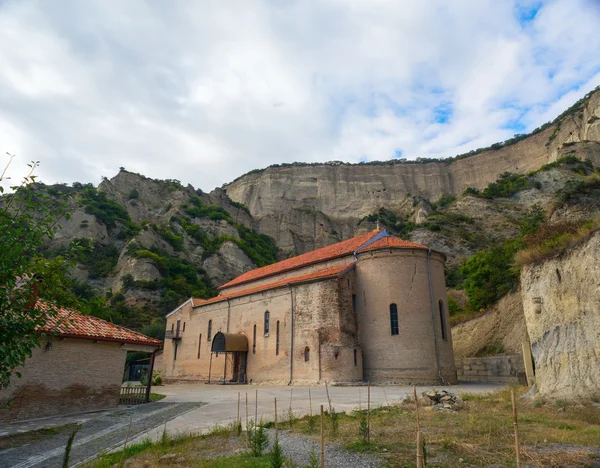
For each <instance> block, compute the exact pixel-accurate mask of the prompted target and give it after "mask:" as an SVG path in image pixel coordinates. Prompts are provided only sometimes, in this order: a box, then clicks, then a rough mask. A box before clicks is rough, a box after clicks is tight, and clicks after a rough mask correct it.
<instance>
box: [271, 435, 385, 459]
mask: <svg viewBox="0 0 600 468" xmlns="http://www.w3.org/2000/svg"><path fill="white" fill-rule="evenodd" d="M267 432H268V434H269V440H270V441H273V440H275V431H274V430H269V431H267ZM279 445H280V446H281V449H282V451H283V454H284V456H285V457H286V458H291V459H292V460H294V463H296V464H297V465H300V466H306V465H308V461H309V457H310V453H311V450H312V448H313V447H314V449H315V453H316V455H317V458H318V459H320V458H319V457H320V448H319V443H318V442H315V441H314V440H312V439H309V438H308V437H304V436H301V435H298V434H292V433H289V432H287V431H279ZM271 446H272V444H271V445H270V446H269V449H270V447H271ZM325 466H326V467H327V468H348V467H356V468H358V467H360V468H377V467H378V466H381V463H380V462H379V461H378V459H377V458H376V457H374V456H373V455H370V454H365V453H354V452H349V451H348V450H345V449H344V448H343V447H341V446H340V445H338V444H327V443H326V444H325Z"/></svg>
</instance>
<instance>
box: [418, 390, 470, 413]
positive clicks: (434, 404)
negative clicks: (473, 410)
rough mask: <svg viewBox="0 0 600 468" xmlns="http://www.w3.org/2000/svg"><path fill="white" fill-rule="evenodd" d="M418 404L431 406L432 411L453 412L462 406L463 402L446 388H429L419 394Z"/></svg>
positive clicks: (426, 406) (425, 406)
mask: <svg viewBox="0 0 600 468" xmlns="http://www.w3.org/2000/svg"><path fill="white" fill-rule="evenodd" d="M419 405H420V406H423V407H424V408H431V409H432V410H433V411H444V412H447V413H453V412H455V411H457V410H459V409H461V408H464V406H465V402H464V401H463V399H462V398H461V397H460V396H458V395H455V394H454V393H450V392H448V391H446V390H430V391H428V392H423V393H422V394H421V398H419Z"/></svg>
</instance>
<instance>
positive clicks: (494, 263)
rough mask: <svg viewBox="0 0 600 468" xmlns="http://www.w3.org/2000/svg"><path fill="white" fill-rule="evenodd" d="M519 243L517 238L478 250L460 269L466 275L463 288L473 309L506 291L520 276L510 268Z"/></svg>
mask: <svg viewBox="0 0 600 468" xmlns="http://www.w3.org/2000/svg"><path fill="white" fill-rule="evenodd" d="M518 246H519V244H518V243H517V242H516V241H512V242H505V243H504V244H502V245H500V246H496V247H491V248H489V249H485V250H481V251H479V252H477V253H476V254H475V255H473V256H472V257H471V258H469V259H468V260H467V261H466V262H465V264H464V265H463V267H462V269H461V271H462V273H463V274H464V275H465V277H466V278H465V280H464V282H463V284H464V288H465V290H466V292H467V296H468V297H469V302H470V303H471V306H472V307H473V308H475V309H480V308H485V307H487V306H490V305H492V304H493V303H494V302H496V301H497V300H498V299H500V298H501V297H502V296H504V295H505V294H506V293H508V292H509V291H510V290H511V289H512V288H513V286H514V285H515V284H516V283H517V281H518V279H519V272H518V271H516V270H515V269H514V268H512V264H513V258H514V255H515V252H516V251H517V248H518Z"/></svg>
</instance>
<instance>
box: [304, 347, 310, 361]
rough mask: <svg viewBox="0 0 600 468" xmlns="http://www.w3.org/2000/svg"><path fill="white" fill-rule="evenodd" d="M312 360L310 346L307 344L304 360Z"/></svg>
mask: <svg viewBox="0 0 600 468" xmlns="http://www.w3.org/2000/svg"><path fill="white" fill-rule="evenodd" d="M308 361H310V348H309V347H308V346H307V347H306V348H304V362H308Z"/></svg>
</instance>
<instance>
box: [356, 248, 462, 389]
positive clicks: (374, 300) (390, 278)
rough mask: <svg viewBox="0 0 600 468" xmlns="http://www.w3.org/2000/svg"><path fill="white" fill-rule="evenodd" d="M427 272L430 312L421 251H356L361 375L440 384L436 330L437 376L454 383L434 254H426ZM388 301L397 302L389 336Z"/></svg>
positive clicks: (440, 269)
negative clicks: (394, 332) (395, 325)
mask: <svg viewBox="0 0 600 468" xmlns="http://www.w3.org/2000/svg"><path fill="white" fill-rule="evenodd" d="M431 277H432V285H433V297H434V304H433V306H434V310H433V314H434V316H433V317H432V304H431V298H430V292H429V278H428V268H427V252H426V251H422V250H414V251H412V250H392V251H386V250H380V251H375V252H366V253H362V254H359V257H358V263H357V266H356V295H357V317H358V327H359V339H360V345H361V347H362V351H363V355H364V374H365V375H364V377H365V379H370V380H371V381H377V382H390V383H392V382H394V383H402V384H433V383H440V381H441V380H440V378H439V376H438V370H437V359H436V348H435V335H434V329H435V330H436V333H437V342H438V346H439V355H440V364H441V373H442V376H443V378H444V380H445V381H446V382H448V383H454V382H456V372H455V369H454V357H453V351H452V333H451V330H450V317H449V315H448V301H447V297H446V288H445V283H444V263H443V257H442V256H441V255H439V254H435V253H434V254H433V255H432V257H431ZM440 301H441V302H440ZM440 303H441V307H442V311H441V312H442V313H441V314H440ZM391 304H396V306H397V310H398V329H399V330H398V331H399V333H398V334H397V335H392V334H391V329H390V305H391ZM442 316H443V322H444V333H443V334H442V323H441V322H442V320H441V318H442ZM434 320H435V322H434Z"/></svg>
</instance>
